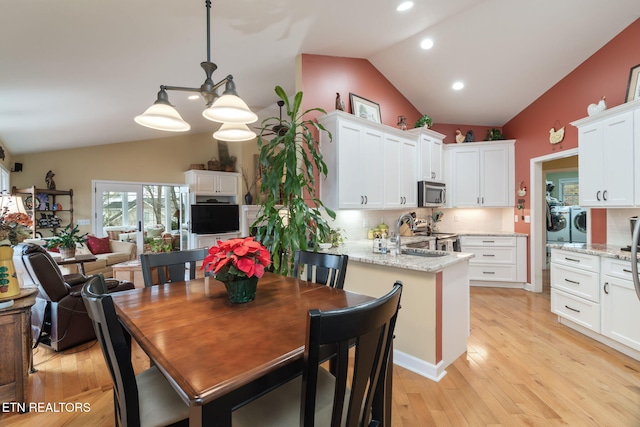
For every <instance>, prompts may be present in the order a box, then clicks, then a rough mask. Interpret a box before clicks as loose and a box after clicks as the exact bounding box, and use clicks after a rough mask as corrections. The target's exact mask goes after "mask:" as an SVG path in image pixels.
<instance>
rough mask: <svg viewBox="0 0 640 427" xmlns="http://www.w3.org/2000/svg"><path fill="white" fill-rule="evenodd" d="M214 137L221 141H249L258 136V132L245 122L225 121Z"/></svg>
mask: <svg viewBox="0 0 640 427" xmlns="http://www.w3.org/2000/svg"><path fill="white" fill-rule="evenodd" d="M213 137H214V138H215V139H218V140H220V141H236V142H237V141H248V140H250V139H253V138H255V137H256V133H255V132H253V131H252V130H251V129H249V128H248V127H247V125H245V124H244V123H223V124H222V126H220V129H218V131H216V132H214V133H213Z"/></svg>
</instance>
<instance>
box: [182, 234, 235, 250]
mask: <svg viewBox="0 0 640 427" xmlns="http://www.w3.org/2000/svg"><path fill="white" fill-rule="evenodd" d="M237 237H240V232H239V231H238V232H233V233H220V234H193V233H189V239H190V240H191V241H190V242H189V248H190V249H200V248H210V247H211V246H217V244H218V240H222V241H225V240H228V239H235V238H237Z"/></svg>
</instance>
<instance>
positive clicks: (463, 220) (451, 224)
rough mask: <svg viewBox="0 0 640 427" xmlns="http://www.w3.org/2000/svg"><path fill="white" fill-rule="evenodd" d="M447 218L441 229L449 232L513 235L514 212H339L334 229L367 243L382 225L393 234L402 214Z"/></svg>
mask: <svg viewBox="0 0 640 427" xmlns="http://www.w3.org/2000/svg"><path fill="white" fill-rule="evenodd" d="M437 211H442V212H443V213H444V215H443V216H442V220H441V221H440V222H439V223H438V229H439V230H441V231H446V232H455V233H461V232H483V231H513V209H499V208H496V209H451V208H435V209H431V208H414V209H402V210H339V211H336V220H335V221H334V222H332V223H331V226H332V227H333V228H341V229H343V230H344V231H345V233H344V234H345V236H346V237H347V239H349V240H358V239H366V238H367V231H368V230H369V229H371V228H375V227H376V226H377V225H378V224H380V223H381V222H384V223H385V224H387V225H388V226H389V228H390V229H391V230H394V227H395V223H396V221H397V219H398V217H400V215H401V214H403V213H405V212H415V213H416V217H417V218H421V219H424V218H427V217H429V216H431V214H432V213H433V212H437Z"/></svg>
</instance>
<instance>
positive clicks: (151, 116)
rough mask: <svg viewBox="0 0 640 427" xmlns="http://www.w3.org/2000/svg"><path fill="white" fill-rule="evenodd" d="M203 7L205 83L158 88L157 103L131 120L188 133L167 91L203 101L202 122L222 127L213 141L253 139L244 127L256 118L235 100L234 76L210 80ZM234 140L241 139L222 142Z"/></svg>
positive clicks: (214, 65)
mask: <svg viewBox="0 0 640 427" xmlns="http://www.w3.org/2000/svg"><path fill="white" fill-rule="evenodd" d="M205 6H206V8H207V60H206V62H202V63H200V66H201V67H202V69H203V70H204V72H205V74H206V75H207V78H206V79H205V81H204V83H203V84H202V85H201V86H200V87H199V88H190V87H179V86H166V85H160V91H159V92H158V98H157V100H156V102H155V103H154V104H153V105H152V106H151V107H149V108H148V109H147V110H146V111H145V112H144V113H142V114H140V115H139V116H136V117H135V118H134V120H135V121H136V123H138V124H140V125H142V126H146V127H149V128H151V129H157V130H163V131H168V132H186V131H188V130H189V129H191V126H190V125H189V123H187V122H185V121H184V119H183V118H182V116H180V113H178V111H177V110H176V109H175V107H174V106H173V105H171V103H170V102H169V96H168V94H167V91H168V90H177V91H181V92H197V93H200V95H202V97H203V98H204V99H205V101H206V105H207V108H206V109H205V110H204V111H203V112H202V115H203V116H204V118H206V119H208V120H211V121H214V122H218V123H222V124H223V125H222V126H221V127H220V130H218V131H217V132H216V133H214V137H215V138H216V139H221V140H224V141H246V140H249V139H252V138H255V137H256V134H255V132H253V131H251V130H250V129H249V128H248V127H247V126H245V124H247V123H253V122H255V121H256V120H258V116H257V115H256V114H255V113H254V112H252V111H251V110H250V109H249V107H248V106H247V104H246V103H245V102H244V101H243V100H242V99H240V97H239V96H238V93H237V92H236V85H235V83H234V82H233V76H231V75H228V76H227V77H225V78H224V79H222V80H220V81H219V82H218V83H214V82H213V80H212V79H211V76H212V74H213V72H214V71H216V69H217V68H218V66H217V65H216V64H214V63H213V62H211V36H210V33H211V16H210V15H211V1H210V0H206V1H205ZM222 85H224V86H225V89H224V92H223V94H222V96H220V95H218V92H217V90H218V88H219V87H221V86H222ZM233 137H235V138H242V139H225V138H233Z"/></svg>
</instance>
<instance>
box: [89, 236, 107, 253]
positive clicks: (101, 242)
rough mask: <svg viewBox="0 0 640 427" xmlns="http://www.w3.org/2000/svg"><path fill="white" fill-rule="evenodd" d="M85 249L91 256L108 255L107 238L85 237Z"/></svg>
mask: <svg viewBox="0 0 640 427" xmlns="http://www.w3.org/2000/svg"><path fill="white" fill-rule="evenodd" d="M87 238H88V239H89V240H87V247H88V248H89V251H91V253H92V254H94V255H98V254H110V253H111V247H110V246H109V237H96V236H87Z"/></svg>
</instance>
